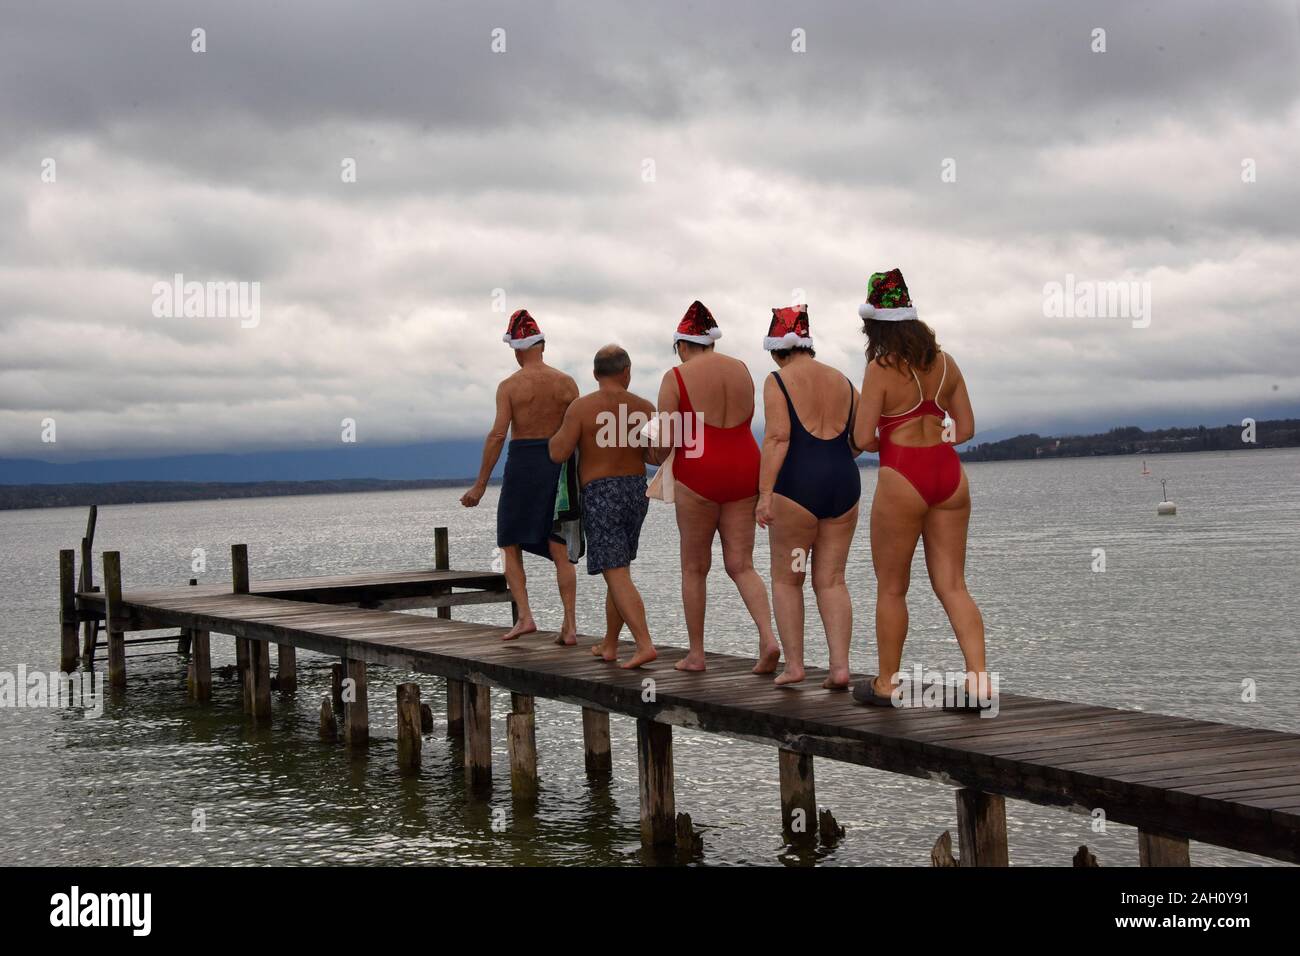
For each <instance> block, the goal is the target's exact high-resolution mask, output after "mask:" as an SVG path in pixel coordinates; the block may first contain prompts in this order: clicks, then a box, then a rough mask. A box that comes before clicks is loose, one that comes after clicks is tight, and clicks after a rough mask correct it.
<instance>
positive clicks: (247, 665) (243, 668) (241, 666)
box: [235, 637, 253, 714]
mask: <svg viewBox="0 0 1300 956" xmlns="http://www.w3.org/2000/svg"><path fill="white" fill-rule="evenodd" d="M251 643H252V642H251V641H247V640H245V639H244V638H242V637H237V638H235V669H236V670H237V671H238V672H239V686H240V689H241V691H242V692H243V696H244V713H246V714H251V713H252V712H253V653H252V650H251V649H250V647H249V645H250V644H251Z"/></svg>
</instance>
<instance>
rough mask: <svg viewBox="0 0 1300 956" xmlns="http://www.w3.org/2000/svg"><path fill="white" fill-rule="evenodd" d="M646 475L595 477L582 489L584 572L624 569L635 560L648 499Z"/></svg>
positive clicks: (592, 572)
mask: <svg viewBox="0 0 1300 956" xmlns="http://www.w3.org/2000/svg"><path fill="white" fill-rule="evenodd" d="M645 491H646V483H645V475H643V474H642V475H616V476H614V477H613V478H597V479H595V480H594V481H591V482H588V483H587V485H586V487H584V488H583V489H582V523H583V525H584V527H585V530H586V532H587V573H588V574H600V573H601V572H602V571H609V570H611V569H613V568H625V567H627V566H628V565H630V564H631V563H632V562H633V561H635V560H636V546H637V542H638V541H639V540H640V539H641V523H642V522H643V521H645V515H646V511H647V510H648V509H649V507H650V499H649V498H647V497H646V496H645Z"/></svg>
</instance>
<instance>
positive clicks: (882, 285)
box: [858, 269, 916, 322]
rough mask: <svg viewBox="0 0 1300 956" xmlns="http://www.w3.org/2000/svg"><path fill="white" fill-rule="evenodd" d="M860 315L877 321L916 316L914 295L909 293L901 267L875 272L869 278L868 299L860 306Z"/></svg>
mask: <svg viewBox="0 0 1300 956" xmlns="http://www.w3.org/2000/svg"><path fill="white" fill-rule="evenodd" d="M858 315H859V316H861V317H862V318H864V319H871V320H873V321H875V322H903V321H905V320H907V319H914V318H916V309H915V308H913V307H912V297H911V296H910V295H908V294H907V283H906V282H904V281H903V271H902V270H901V269H890V270H889V271H888V272H877V273H874V274H873V275H872V276H871V278H870V279H869V280H867V301H866V302H863V303H862V304H861V305H860V306H858Z"/></svg>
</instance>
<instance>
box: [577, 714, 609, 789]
mask: <svg viewBox="0 0 1300 956" xmlns="http://www.w3.org/2000/svg"><path fill="white" fill-rule="evenodd" d="M582 744H583V749H584V751H585V757H586V764H587V776H589V777H608V776H609V775H610V773H611V772H612V771H613V769H614V761H613V757H612V755H611V754H610V749H609V712H608V711H604V710H592V709H591V708H590V707H584V708H582Z"/></svg>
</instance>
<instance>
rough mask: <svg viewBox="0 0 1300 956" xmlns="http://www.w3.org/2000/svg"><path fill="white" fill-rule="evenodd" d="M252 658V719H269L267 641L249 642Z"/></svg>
mask: <svg viewBox="0 0 1300 956" xmlns="http://www.w3.org/2000/svg"><path fill="white" fill-rule="evenodd" d="M248 652H249V656H250V657H251V658H252V660H251V663H250V666H249V671H250V672H251V673H252V677H253V717H254V718H255V719H257V720H262V721H266V720H270V719H271V645H270V643H269V642H267V641H249V642H248Z"/></svg>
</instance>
